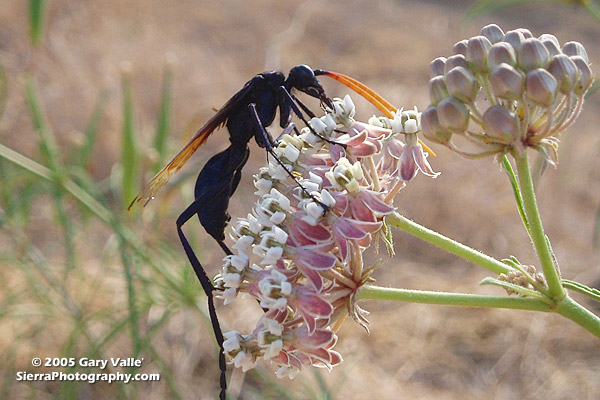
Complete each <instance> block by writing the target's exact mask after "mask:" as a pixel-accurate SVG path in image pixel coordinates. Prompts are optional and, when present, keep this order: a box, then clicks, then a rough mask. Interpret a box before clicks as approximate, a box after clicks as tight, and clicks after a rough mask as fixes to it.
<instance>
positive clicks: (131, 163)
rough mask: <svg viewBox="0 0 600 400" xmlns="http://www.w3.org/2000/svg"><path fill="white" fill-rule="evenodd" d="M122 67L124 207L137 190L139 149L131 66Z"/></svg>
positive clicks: (122, 183)
mask: <svg viewBox="0 0 600 400" xmlns="http://www.w3.org/2000/svg"><path fill="white" fill-rule="evenodd" d="M122 69H123V71H122V90H123V128H122V145H121V168H122V181H121V185H122V186H121V195H122V200H123V205H124V208H126V207H127V206H128V205H129V203H130V202H131V200H133V198H134V196H135V194H136V191H137V190H136V186H137V177H138V163H139V161H138V157H139V151H138V146H137V142H136V140H135V130H134V126H133V100H132V93H131V67H130V65H129V64H128V63H125V64H124V65H123V68H122Z"/></svg>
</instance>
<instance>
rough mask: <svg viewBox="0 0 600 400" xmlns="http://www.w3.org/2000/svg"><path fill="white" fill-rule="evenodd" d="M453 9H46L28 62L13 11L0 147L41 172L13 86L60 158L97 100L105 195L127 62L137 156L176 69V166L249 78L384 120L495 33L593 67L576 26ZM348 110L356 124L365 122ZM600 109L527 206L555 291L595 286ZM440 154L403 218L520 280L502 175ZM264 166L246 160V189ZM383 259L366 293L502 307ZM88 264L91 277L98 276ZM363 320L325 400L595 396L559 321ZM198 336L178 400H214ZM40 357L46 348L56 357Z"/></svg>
mask: <svg viewBox="0 0 600 400" xmlns="http://www.w3.org/2000/svg"><path fill="white" fill-rule="evenodd" d="M465 3H466V2H460V1H451V2H436V1H425V2H418V1H391V0H381V1H369V2H367V1H364V2H362V1H358V0H349V1H329V2H318V1H305V2H290V1H259V0H252V1H239V0H238V1H191V0H180V1H173V0H162V1H161V0H147V1H137V2H135V1H118V0H95V1H89V0H88V1H66V0H53V1H50V2H49V8H48V18H47V25H46V34H45V40H44V43H43V45H42V47H41V48H40V49H33V48H32V46H31V45H30V42H29V40H28V35H27V23H26V2H25V1H10V2H4V4H3V5H2V7H0V62H1V63H2V65H3V66H4V67H5V68H6V70H7V72H8V76H9V82H10V83H11V88H10V90H11V92H10V97H9V100H8V103H7V108H6V111H5V113H4V115H3V117H2V120H0V140H1V142H2V143H3V144H5V145H7V146H9V147H11V148H14V149H17V150H19V151H21V152H23V153H25V154H28V155H30V156H32V157H35V155H36V148H37V136H36V135H35V134H34V132H33V128H32V126H31V122H30V119H29V116H28V113H27V112H26V107H25V103H24V101H23V98H22V97H23V96H22V90H21V86H22V79H23V77H24V76H25V74H26V73H27V74H30V75H31V76H33V77H35V79H36V81H37V83H38V86H39V88H40V94H41V97H42V98H43V100H44V103H45V106H46V110H47V114H48V118H49V120H50V122H51V124H52V126H53V127H54V130H55V132H56V134H57V136H58V140H59V142H60V143H59V144H60V146H61V147H68V146H72V145H73V144H74V143H77V142H78V140H80V136H81V133H80V131H81V129H82V126H84V124H85V120H86V118H87V116H88V115H89V114H90V112H91V110H92V107H93V105H94V101H95V99H96V97H97V95H98V93H99V91H100V90H101V89H102V88H107V89H108V91H109V93H110V98H109V102H108V105H107V109H106V112H105V115H104V118H103V121H102V124H101V130H100V136H101V138H100V145H99V147H98V148H97V149H96V151H95V154H94V158H93V161H92V169H93V173H94V176H95V178H97V179H98V180H101V179H104V178H106V177H107V176H109V174H110V173H111V166H112V165H113V164H114V163H116V162H117V161H118V157H119V156H118V154H119V146H120V125H121V119H122V117H121V98H120V96H121V95H120V68H121V64H122V62H123V61H129V62H130V63H131V66H132V76H133V87H134V102H135V109H136V115H135V116H136V125H137V127H138V132H139V138H138V139H139V142H140V143H142V145H143V146H149V145H150V142H151V137H152V134H153V129H154V123H155V119H154V118H155V117H154V116H155V115H156V110H157V107H158V101H159V92H160V79H161V74H162V68H163V65H164V63H165V60H166V59H167V58H172V59H175V60H176V61H175V67H174V81H173V83H174V85H173V92H172V93H173V119H172V121H173V126H172V132H173V133H172V143H173V147H174V148H175V147H178V146H179V143H180V142H182V141H185V139H186V138H187V137H189V134H190V133H191V130H193V129H194V127H197V126H198V125H199V123H200V122H201V121H203V120H206V119H207V118H208V117H210V115H211V114H212V112H213V111H212V107H219V106H220V105H221V104H223V103H224V102H225V101H226V100H227V99H228V98H229V97H230V96H231V94H232V93H234V92H235V91H236V90H238V89H239V88H240V87H241V86H242V85H243V83H244V82H245V81H246V80H247V79H248V78H249V77H251V76H253V75H254V74H255V73H257V72H260V71H263V70H265V69H271V68H276V69H282V70H288V69H289V68H291V67H292V66H294V65H296V64H300V63H307V64H309V65H311V66H313V67H315V68H327V69H331V70H337V71H341V72H344V73H347V74H348V75H352V76H354V77H356V78H358V79H360V80H362V81H363V82H365V83H367V84H368V85H370V86H371V87H373V88H374V89H375V90H377V91H378V92H380V93H381V94H383V95H384V96H385V97H386V98H387V99H388V100H390V101H391V102H392V103H394V104H397V105H403V106H406V107H412V106H413V105H417V106H418V107H419V108H421V109H424V108H425V107H426V106H427V104H428V100H427V99H428V94H427V80H428V64H429V61H430V60H431V59H433V58H435V57H437V56H439V55H448V53H449V52H450V50H451V47H452V45H453V43H454V42H456V41H458V40H460V39H463V38H466V37H469V36H472V35H475V34H477V33H478V32H479V29H480V28H481V27H482V26H483V25H485V24H487V23H490V22H495V23H498V24H499V25H500V26H502V27H503V28H504V29H505V30H508V29H513V28H517V27H527V28H529V29H531V30H532V31H533V32H534V34H537V35H539V34H542V33H553V34H555V35H556V36H557V37H558V38H559V39H560V40H561V42H565V41H568V40H577V41H580V42H582V43H584V44H585V46H586V48H587V50H588V54H589V55H590V59H591V60H592V62H597V60H600V41H598V32H600V24H598V23H597V22H595V21H593V20H592V19H591V17H589V16H588V15H586V14H585V13H583V12H581V11H580V10H577V9H575V8H572V7H566V6H563V5H559V4H554V3H551V4H548V5H540V6H537V7H533V6H526V7H525V6H522V7H518V8H513V9H511V10H510V11H504V12H501V13H496V14H494V15H489V16H486V17H481V18H477V19H475V20H467V19H465V13H466V8H467V6H468V4H465ZM323 82H324V84H325V86H326V89H327V90H328V93H330V94H332V95H341V94H343V93H345V92H346V91H345V90H344V88H341V87H340V85H338V84H337V83H336V82H332V81H325V80H323ZM357 103H358V107H359V114H361V115H362V116H363V117H368V116H369V115H370V114H371V113H373V112H374V111H375V110H373V109H372V108H370V107H369V106H368V105H365V104H363V103H360V102H357ZM599 106H600V103H599V100H598V95H595V96H594V97H592V98H591V99H590V101H589V102H587V103H586V105H585V107H584V111H583V114H582V116H581V117H580V120H579V121H578V122H577V123H576V124H575V126H574V127H573V128H572V129H571V131H570V132H569V134H568V135H566V136H564V137H563V138H562V139H563V143H562V146H561V149H560V158H561V162H560V166H559V168H558V169H556V170H554V169H549V170H547V171H546V173H545V175H544V176H543V177H542V179H541V180H540V182H539V188H538V189H539V199H540V204H541V210H542V216H543V217H544V218H545V227H546V229H547V233H548V235H549V237H550V238H551V240H552V243H553V245H554V250H555V252H556V254H557V256H558V259H559V260H560V262H561V267H562V272H563V275H564V276H565V277H568V278H572V279H577V280H580V281H582V282H584V283H587V284H594V283H595V282H598V281H600V268H599V267H598V261H599V256H598V250H597V249H594V248H593V246H592V239H591V235H592V232H593V228H594V217H595V215H596V212H597V210H598V207H599V206H600V204H599V202H600V191H599V190H598V187H599V184H600V161H598V160H600V157H598V156H599V150H600V145H599V144H600V140H599V139H598V138H599V136H598V128H597V127H598V126H599V123H600V113H599V112H598V110H599ZM224 137H225V132H220V133H217V134H215V135H214V137H213V138H212V139H211V140H210V141H209V144H208V145H207V147H206V148H205V149H203V150H202V151H200V152H199V153H200V154H199V155H198V156H196V157H195V159H196V160H195V161H194V162H192V163H190V164H191V165H189V166H188V170H196V169H198V168H199V167H200V166H201V165H202V163H203V162H204V161H205V160H207V158H208V156H209V155H210V154H211V151H214V150H216V149H218V148H222V147H223V145H224V143H225V139H224ZM438 152H439V156H438V157H437V158H436V159H434V160H432V164H433V167H434V168H435V169H436V170H437V171H441V172H442V175H441V176H440V177H439V178H438V179H437V180H436V181H433V180H430V179H426V178H424V177H422V176H420V177H418V179H417V180H416V181H415V182H414V183H412V184H411V185H410V186H409V187H408V188H407V189H406V190H405V191H404V193H402V194H401V195H400V196H399V197H398V200H397V204H396V205H397V206H398V207H399V209H400V211H401V212H402V213H404V214H405V215H406V216H408V217H410V218H412V219H414V220H416V221H418V222H420V223H423V224H425V225H427V226H430V227H433V228H435V229H437V230H439V231H440V232H442V233H444V234H446V235H449V236H451V237H454V238H456V239H458V240H460V241H462V242H465V243H467V244H469V245H472V246H474V247H476V248H478V249H480V250H482V251H484V252H487V253H488V254H490V255H492V256H494V257H498V258H502V257H506V256H509V255H511V254H514V255H517V256H518V257H519V259H520V260H521V261H523V262H525V263H533V262H534V258H533V253H532V250H531V248H530V243H529V241H528V239H527V237H526V235H525V233H524V231H523V229H522V228H521V225H520V221H519V219H518V215H517V213H516V210H515V207H514V204H513V202H512V201H511V198H512V194H511V190H510V187H509V186H508V184H507V182H506V179H505V175H504V174H503V172H502V171H501V170H500V169H499V168H498V166H497V165H495V164H493V163H492V161H491V160H483V161H474V162H473V161H471V162H467V161H464V160H462V159H459V158H458V157H456V156H455V155H453V154H450V153H449V152H447V151H444V150H441V149H438ZM263 160H264V155H263V154H262V152H261V151H260V150H257V149H256V148H255V150H254V151H253V154H252V160H251V161H252V164H251V165H250V166H249V167H247V171H252V170H253V169H255V168H256V166H257V165H259V163H261V162H262V161H263ZM249 176H250V172H248V173H246V179H245V180H244V182H243V183H242V187H241V188H240V191H239V193H238V194H237V195H236V197H235V198H234V199H233V201H232V210H233V214H234V215H240V214H242V213H245V212H247V211H245V207H246V206H247V204H245V202H243V201H241V200H240V199H243V198H244V196H248V195H249V194H250V193H251V192H252V188H251V186H250V185H251V181H250V179H249ZM177 204H178V207H179V208H175V209H173V210H172V211H171V212H170V218H165V222H164V227H165V229H164V236H166V237H170V238H171V239H172V243H173V246H175V247H176V246H179V244H178V243H177V242H176V238H175V229H174V219H175V217H176V215H177V210H182V209H183V206H184V203H183V201H177ZM42 210H43V209H42ZM40 219H41V220H42V219H43V218H40ZM48 232H50V231H48V230H47V229H46V228H45V227H44V226H43V225H41V226H39V227H38V228H37V229H34V230H32V231H31V232H30V233H31V234H32V235H34V236H33V239H32V240H34V241H35V242H36V243H38V244H39V245H40V247H41V248H50V247H49V245H48V243H50V242H51V240H52V236H51V234H50V233H48ZM396 242H397V257H396V258H395V259H394V260H393V261H387V263H386V265H385V267H384V268H381V269H380V270H379V271H378V273H377V274H376V278H377V281H378V283H379V284H381V285H391V286H399V287H408V288H420V289H438V290H452V291H476V292H478V293H494V294H500V293H499V291H498V290H497V289H492V288H480V287H478V285H477V283H478V282H479V281H480V280H481V279H482V278H483V277H485V276H486V274H485V273H484V272H482V271H481V270H480V269H477V268H475V267H474V266H472V265H469V264H467V263H465V262H462V261H460V260H457V259H456V258H454V257H452V256H450V255H448V254H445V253H444V252H442V251H439V250H436V249H434V248H432V247H430V246H428V245H425V244H423V243H422V242H420V241H419V240H417V239H414V238H411V237H408V236H407V235H404V234H400V233H398V234H396ZM205 244H206V250H205V251H204V252H203V255H202V256H203V258H204V259H205V260H206V261H209V263H208V264H209V265H210V262H212V265H214V263H215V262H216V261H218V259H219V258H220V257H221V255H220V253H218V252H216V253H211V251H210V250H209V249H214V246H212V244H210V242H208V241H207V242H205ZM382 258H383V259H384V260H385V259H386V257H385V255H384V256H383V257H382ZM89 264H90V268H99V266H98V265H99V264H101V260H90V261H89ZM2 268H5V269H6V268H10V265H3V266H2ZM84 268H85V266H84ZM107 296H109V294H107ZM363 306H364V307H365V308H367V309H368V310H370V311H371V316H370V322H371V331H372V332H371V334H370V336H369V335H367V334H366V333H365V332H364V331H363V330H362V329H361V328H360V327H359V326H358V325H356V324H353V323H352V322H350V321H348V322H346V324H345V325H344V326H343V328H342V330H341V331H340V341H339V344H338V345H337V349H338V350H339V351H340V352H341V353H342V354H343V355H344V358H345V362H344V364H343V365H342V366H340V367H339V368H335V369H334V370H333V372H331V373H330V374H327V373H325V374H323V377H324V379H325V381H326V382H327V384H328V385H329V386H330V387H331V388H333V389H332V397H333V398H340V399H369V398H377V399H393V398H394V399H395V398H419V399H464V398H472V399H542V398H544V399H556V400H558V399H594V398H598V396H600V395H599V393H600V342H599V341H598V339H597V338H594V337H593V336H591V335H590V334H589V333H587V332H586V331H584V330H583V329H581V328H579V327H577V326H575V325H574V324H572V323H571V322H569V321H567V320H564V319H562V318H560V317H558V316H554V315H541V314H536V313H532V312H520V311H490V310H475V309H463V308H448V307H442V306H424V305H416V304H398V303H383V302H378V303H376V302H368V303H364V304H363ZM228 317H229V318H228V320H227V323H229V324H231V325H235V324H237V323H239V322H238V320H239V318H240V317H237V318H235V317H234V316H233V315H228ZM193 326H194V325H192V327H193ZM188 328H189V327H188ZM207 334H208V333H207V331H205V330H203V331H201V333H198V334H190V335H188V336H186V343H187V342H191V344H190V345H189V346H191V348H194V349H200V350H199V351H200V353H199V354H196V356H197V357H198V358H202V357H208V361H206V360H205V361H204V362H205V364H204V367H203V368H206V370H204V369H200V368H196V369H194V367H193V366H192V367H190V368H188V369H187V370H186V371H183V372H182V374H189V379H187V381H186V382H185V383H181V384H182V385H187V388H186V390H185V391H184V393H186V394H187V395H189V398H194V397H196V396H197V397H200V398H211V397H212V396H214V395H215V390H216V381H215V380H213V378H215V377H216V371H213V370H211V368H214V369H216V364H211V363H212V362H214V358H210V357H214V354H213V353H214V347H210V346H208V345H207V344H206V337H205V335H207ZM57 335H60V334H59V333H57ZM203 335H204V336H203ZM51 339H52V338H48V339H47V340H46V341H45V344H44V346H47V347H50V348H51V347H52V343H53V342H52V340H51ZM0 343H2V342H0ZM164 346H166V347H165V349H164V351H165V353H169V352H170V351H171V350H172V353H173V354H172V355H171V356H170V357H169V359H172V360H174V362H175V363H177V357H179V356H180V357H184V358H185V354H186V351H185V350H184V349H182V346H183V345H182V343H177V342H175V343H169V341H168V340H165V344H164ZM168 346H171V347H168ZM1 352H2V349H0V353H1ZM117 356H118V355H117ZM182 369H183V368H182ZM203 374H205V375H206V377H207V379H203V378H202V375H203ZM186 376H187V375H186ZM6 379H12V378H11V377H6ZM181 379H182V380H183V379H184V378H183V377H182V378H181ZM314 382H315V379H314V376H313V375H312V373H311V372H310V371H306V372H304V376H303V377H301V378H299V380H298V382H294V384H295V385H296V386H294V387H293V389H290V390H291V391H292V393H295V394H296V396H297V397H298V398H309V397H310V395H308V394H302V393H307V392H306V391H305V389H304V388H303V386H302V385H316V384H315V383H314ZM281 383H282V384H284V385H288V383H287V381H286V382H281ZM261 384H262V383H261V380H260V379H258V378H257V377H256V376H252V375H251V376H249V377H248V378H247V382H246V385H251V387H252V388H254V389H253V390H254V391H251V390H250V389H248V391H247V394H246V397H247V398H260V394H256V393H260V391H261V390H262V389H261ZM245 388H246V387H245ZM244 390H245V389H244ZM256 391H258V392H256ZM164 393H168V392H164V391H163V390H158V389H157V391H156V392H154V391H152V390H149V391H148V393H147V397H148V398H161V396H163V395H164ZM94 396H99V395H98V394H97V393H96V394H95V395H93V396H92V397H94Z"/></svg>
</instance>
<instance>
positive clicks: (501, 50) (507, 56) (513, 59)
mask: <svg viewBox="0 0 600 400" xmlns="http://www.w3.org/2000/svg"><path fill="white" fill-rule="evenodd" d="M502 63H506V64H509V65H512V66H513V67H514V66H516V65H517V55H516V53H515V49H514V48H513V47H512V46H511V45H510V43H506V42H498V43H495V44H494V45H493V46H492V47H491V48H490V53H489V55H488V67H489V68H490V70H492V69H494V67H496V66H498V65H500V64H502Z"/></svg>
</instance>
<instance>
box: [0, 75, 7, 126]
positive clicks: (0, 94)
mask: <svg viewBox="0 0 600 400" xmlns="http://www.w3.org/2000/svg"><path fill="white" fill-rule="evenodd" d="M7 98H8V77H7V76H6V71H5V69H4V67H3V66H2V65H0V117H1V116H2V114H4V106H6V99H7Z"/></svg>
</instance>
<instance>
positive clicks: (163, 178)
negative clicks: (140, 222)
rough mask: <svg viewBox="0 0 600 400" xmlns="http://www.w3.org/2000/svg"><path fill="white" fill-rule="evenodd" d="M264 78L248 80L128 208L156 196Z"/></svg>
mask: <svg viewBox="0 0 600 400" xmlns="http://www.w3.org/2000/svg"><path fill="white" fill-rule="evenodd" d="M261 79H263V78H262V76H260V75H257V76H255V77H254V78H252V79H251V80H250V81H248V82H247V83H246V84H245V85H244V87H243V88H242V90H240V91H239V92H237V93H236V94H235V95H233V97H232V98H231V99H229V100H228V101H227V103H225V105H224V106H223V107H221V109H220V110H219V111H218V112H217V113H216V114H215V115H214V116H213V117H212V118H211V119H209V120H208V121H207V122H206V123H205V124H204V125H203V126H202V128H200V129H199V130H198V132H196V134H195V135H194V137H193V138H192V139H191V140H190V141H189V142H188V144H186V145H185V146H184V148H183V149H181V151H179V153H177V155H176V156H175V157H174V158H173V159H172V160H171V162H169V163H168V164H167V165H166V166H165V167H164V168H163V169H161V170H160V172H159V173H158V174H156V176H155V177H154V178H152V180H151V181H150V183H148V186H146V189H145V190H144V192H142V193H140V194H138V195H137V196H136V197H135V199H133V201H132V202H131V204H130V205H129V207H128V209H131V207H132V206H133V205H134V204H135V203H139V202H143V205H144V206H146V204H148V202H149V201H150V200H152V199H153V198H154V195H155V194H156V192H158V190H159V189H160V188H161V187H163V186H164V185H165V184H166V183H167V182H168V181H169V179H171V177H172V176H173V175H174V174H175V173H176V172H177V171H179V170H180V169H181V167H183V166H184V164H185V163H186V162H187V160H189V159H190V157H191V156H192V154H194V153H195V152H196V150H198V148H199V147H200V146H202V145H203V144H204V143H206V141H207V140H208V137H209V136H210V135H211V134H212V133H213V132H214V131H215V130H217V129H218V128H219V127H221V126H223V125H225V124H226V123H227V119H228V118H229V116H230V114H231V112H233V111H234V110H235V108H236V107H238V106H243V105H244V100H245V99H246V96H247V95H248V93H249V92H250V91H251V90H252V89H253V88H254V87H255V85H256V83H257V82H258V80H261Z"/></svg>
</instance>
